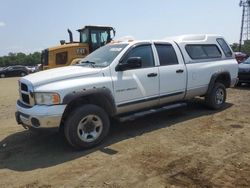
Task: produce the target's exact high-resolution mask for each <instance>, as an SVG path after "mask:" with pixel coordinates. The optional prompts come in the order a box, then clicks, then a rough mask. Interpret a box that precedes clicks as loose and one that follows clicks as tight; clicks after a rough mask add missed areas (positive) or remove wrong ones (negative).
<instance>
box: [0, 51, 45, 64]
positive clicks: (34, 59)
mask: <svg viewBox="0 0 250 188" xmlns="http://www.w3.org/2000/svg"><path fill="white" fill-rule="evenodd" d="M37 64H41V53H40V52H34V53H30V54H27V55H26V54H25V53H21V52H19V53H12V52H10V53H9V54H8V55H6V56H2V57H0V67H7V66H12V65H24V66H35V65H37Z"/></svg>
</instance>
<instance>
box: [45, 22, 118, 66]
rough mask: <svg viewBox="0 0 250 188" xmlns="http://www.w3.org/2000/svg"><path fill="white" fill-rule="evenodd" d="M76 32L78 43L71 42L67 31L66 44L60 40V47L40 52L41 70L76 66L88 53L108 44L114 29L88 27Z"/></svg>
mask: <svg viewBox="0 0 250 188" xmlns="http://www.w3.org/2000/svg"><path fill="white" fill-rule="evenodd" d="M77 31H78V32H79V35H80V39H79V41H77V42H76V41H73V35H72V32H71V31H70V30H69V29H68V33H69V42H68V43H66V42H65V40H61V41H60V43H61V45H59V46H55V47H51V48H47V49H45V50H43V51H42V57H41V62H42V65H43V70H45V69H50V68H56V67H61V66H67V65H71V64H76V63H78V62H79V60H80V59H82V58H83V57H85V56H86V55H88V54H89V53H91V52H93V51H94V50H96V49H97V48H99V47H101V46H104V45H106V44H107V43H109V42H110V41H111V40H112V39H113V37H114V36H115V29H114V28H113V27H110V26H97V25H88V26H85V27H84V28H82V29H78V30H77Z"/></svg>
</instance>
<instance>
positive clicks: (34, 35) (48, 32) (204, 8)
mask: <svg viewBox="0 0 250 188" xmlns="http://www.w3.org/2000/svg"><path fill="white" fill-rule="evenodd" d="M241 11H242V9H241V8H240V7H239V0H189V1H187V0H179V1H178V0H154V1H153V0H127V1H124V0H105V1H102V0H91V1H84V0H71V1H66V0H0V56H1V55H6V54H8V53H9V52H25V53H30V52H34V51H41V50H42V49H44V48H47V47H51V46H55V45H58V44H59V41H60V40H61V39H66V40H68V34H67V28H70V29H71V30H72V31H74V32H73V34H74V40H78V38H79V36H78V33H77V32H76V31H75V30H76V29H78V28H82V27H83V26H84V25H95V24H97V25H110V26H113V27H115V28H116V31H117V32H116V33H117V35H116V38H120V37H123V36H128V35H129V36H133V37H134V38H136V39H162V38H165V37H166V36H173V35H180V34H195V33H211V34H220V35H223V36H224V37H225V38H226V39H227V40H228V41H229V42H230V43H233V42H238V41H239V34H240V22H241Z"/></svg>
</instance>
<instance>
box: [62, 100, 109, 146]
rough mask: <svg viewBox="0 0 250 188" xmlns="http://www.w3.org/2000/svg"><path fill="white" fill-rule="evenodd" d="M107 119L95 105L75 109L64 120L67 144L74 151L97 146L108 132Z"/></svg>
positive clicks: (105, 114)
mask: <svg viewBox="0 0 250 188" xmlns="http://www.w3.org/2000/svg"><path fill="white" fill-rule="evenodd" d="M109 126H110V122H109V117H108V115H107V113H106V112H105V111H104V110H103V109H102V108H100V107H99V106H96V105H91V104H88V105H84V106H82V107H80V108H77V109H75V110H74V111H73V112H72V113H71V114H70V115H69V116H68V118H67V119H66V121H65V126H64V134H65V137H66V140H67V141H68V143H69V144H70V145H71V146H72V147H74V148H76V149H85V148H91V147H94V146H96V145H97V144H99V143H100V142H101V141H102V140H103V139H104V138H105V137H106V136H107V134H108V132H109Z"/></svg>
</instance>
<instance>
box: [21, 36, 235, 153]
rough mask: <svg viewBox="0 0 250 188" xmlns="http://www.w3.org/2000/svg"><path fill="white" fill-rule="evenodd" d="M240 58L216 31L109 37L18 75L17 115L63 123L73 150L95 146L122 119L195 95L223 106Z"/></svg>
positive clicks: (25, 121) (33, 121)
mask: <svg viewBox="0 0 250 188" xmlns="http://www.w3.org/2000/svg"><path fill="white" fill-rule="evenodd" d="M237 74H238V64H237V62H236V60H235V58H234V55H233V53H232V50H231V49H230V47H229V45H228V44H227V43H226V41H225V40H224V39H223V37H221V36H217V35H185V36H179V37H174V38H169V39H165V40H153V41H151V40H145V41H132V42H118V43H116V42H114V43H111V44H108V45H106V46H104V47H101V48H99V49H98V50H96V51H94V52H93V53H91V54H90V55H88V56H87V57H85V58H84V59H83V60H82V61H81V62H80V64H78V65H75V66H69V67H63V68H57V69H52V70H48V71H42V72H39V73H35V74H32V75H29V76H26V77H24V78H21V79H20V80H19V92H20V99H19V100H18V102H17V105H16V107H17V112H16V119H17V122H18V123H19V124H22V125H23V126H24V127H25V128H30V127H32V128H41V127H60V128H61V129H63V130H64V134H65V137H66V139H67V141H68V143H69V144H70V145H71V146H73V147H74V148H77V149H82V148H90V147H93V146H95V145H97V144H99V143H100V142H101V141H102V140H103V139H104V138H105V137H106V136H107V134H108V132H109V127H110V118H116V119H119V120H121V121H125V120H128V119H134V118H136V117H141V116H143V115H146V114H149V113H154V112H158V111H162V110H166V109H172V108H176V107H180V106H184V105H185V104H186V103H185V101H187V100H189V99H192V98H194V97H196V96H202V97H204V98H205V101H206V103H207V105H208V106H209V107H211V108H213V109H220V108H221V107H223V105H224V103H225V100H226V88H229V87H233V86H234V85H235V84H236V83H237Z"/></svg>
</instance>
